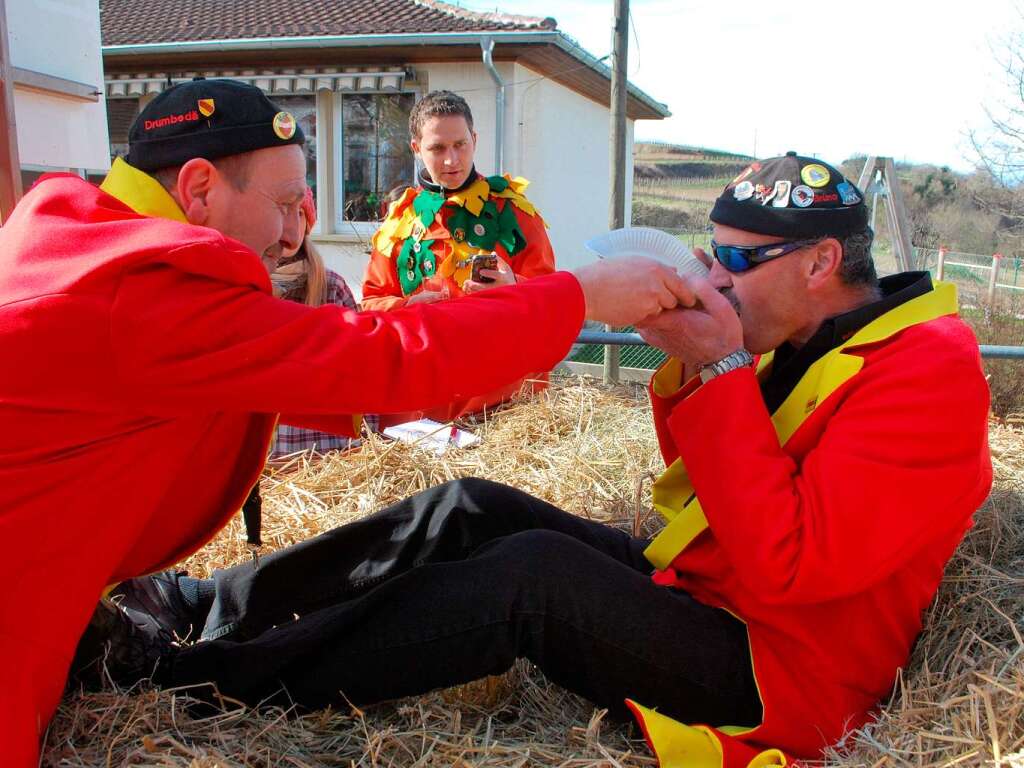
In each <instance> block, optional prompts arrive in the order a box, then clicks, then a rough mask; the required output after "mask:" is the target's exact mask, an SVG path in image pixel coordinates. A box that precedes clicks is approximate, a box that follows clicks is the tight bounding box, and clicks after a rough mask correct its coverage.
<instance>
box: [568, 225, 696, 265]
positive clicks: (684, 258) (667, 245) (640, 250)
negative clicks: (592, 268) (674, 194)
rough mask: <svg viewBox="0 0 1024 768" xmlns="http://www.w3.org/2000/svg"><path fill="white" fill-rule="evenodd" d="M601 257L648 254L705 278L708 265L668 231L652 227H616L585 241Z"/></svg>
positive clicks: (610, 257) (657, 259)
mask: <svg viewBox="0 0 1024 768" xmlns="http://www.w3.org/2000/svg"><path fill="white" fill-rule="evenodd" d="M584 245H585V246H586V248H587V250H589V251H591V252H592V253H595V254H597V256H598V257H600V258H602V259H614V258H616V257H619V256H646V257H648V258H650V259H654V260H656V261H660V262H661V263H663V264H667V265H668V266H670V267H673V268H674V269H675V270H676V271H677V272H678V273H679V274H681V275H697V276H699V277H706V276H707V274H708V268H707V267H705V266H704V264H703V263H701V261H700V259H698V258H697V257H696V256H694V255H693V253H691V251H690V249H689V248H687V247H686V246H685V245H683V244H682V243H681V242H680V241H679V240H677V239H676V238H674V237H673V236H672V235H670V234H668V233H667V232H662V231H661V230H660V229H654V228H652V227H626V228H625V229H613V230H612V231H611V232H606V233H605V234H603V235H599V236H598V237H595V238H594V239H592V240H588V241H587V242H586V243H585V244H584Z"/></svg>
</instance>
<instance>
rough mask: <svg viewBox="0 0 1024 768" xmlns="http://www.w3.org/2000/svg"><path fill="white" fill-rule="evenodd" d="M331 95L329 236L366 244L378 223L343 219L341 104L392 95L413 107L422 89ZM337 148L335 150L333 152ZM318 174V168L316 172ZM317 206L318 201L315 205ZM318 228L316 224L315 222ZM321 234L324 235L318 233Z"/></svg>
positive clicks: (412, 179)
mask: <svg viewBox="0 0 1024 768" xmlns="http://www.w3.org/2000/svg"><path fill="white" fill-rule="evenodd" d="M325 93H330V96H331V138H332V140H334V139H335V138H336V141H333V142H332V143H333V147H332V157H331V160H332V163H331V166H332V167H331V173H332V176H333V180H332V182H333V183H332V184H331V185H330V191H331V195H332V197H333V200H332V205H331V214H332V216H331V221H330V225H331V227H332V233H333V234H337V235H340V236H341V237H352V238H353V239H357V240H359V241H365V242H369V238H370V237H372V236H373V233H374V232H376V231H377V229H378V227H380V222H379V221H359V220H355V219H344V218H342V215H343V202H344V184H345V121H344V104H343V100H344V98H345V97H346V96H378V95H380V96H392V95H405V94H408V95H411V96H412V98H413V103H414V104H415V103H416V102H417V101H419V99H420V95H421V89H420V88H418V87H416V86H408V85H405V84H403V87H402V88H401V89H400V90H381V89H374V90H359V91H352V92H348V91H339V92H325ZM317 141H318V142H319V141H320V135H319V132H318V135H317ZM334 148H336V149H334ZM317 152H318V155H317V157H318V158H319V157H321V156H322V155H321V154H320V148H319V146H318V147H317ZM417 167H418V166H417V163H416V159H415V157H414V158H413V164H412V173H411V176H410V178H409V185H410V186H415V185H416V171H417ZM317 172H318V173H319V167H318V168H317ZM317 204H318V205H319V201H317ZM318 224H319V222H318ZM321 234H326V233H323V232H321Z"/></svg>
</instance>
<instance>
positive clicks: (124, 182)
mask: <svg viewBox="0 0 1024 768" xmlns="http://www.w3.org/2000/svg"><path fill="white" fill-rule="evenodd" d="M100 189H102V190H103V191H104V192H106V193H107V194H108V195H110V196H111V197H116V198H117V199H118V200H120V201H121V202H122V203H124V204H125V205H127V206H128V207H129V208H131V209H132V210H133V211H135V212H136V213H137V214H139V215H141V216H153V217H156V218H160V219H170V220H171V221H180V222H182V223H183V224H187V223H188V219H186V218H185V214H184V213H182V211H181V208H179V207H178V204H177V203H176V202H175V201H174V198H173V197H171V195H170V194H169V193H168V192H167V190H166V189H164V188H163V186H162V185H161V184H160V182H159V181H157V180H156V179H154V178H153V177H152V176H150V175H149V174H147V173H143V172H142V171H140V170H139V169H138V168H133V167H132V166H130V165H128V163H126V162H125V161H124V160H122V159H121V158H120V157H119V158H117V159H116V160H114V164H113V165H112V166H111V167H110V173H108V174H107V178H105V179H104V180H103V183H102V184H100Z"/></svg>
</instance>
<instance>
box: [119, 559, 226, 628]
mask: <svg viewBox="0 0 1024 768" xmlns="http://www.w3.org/2000/svg"><path fill="white" fill-rule="evenodd" d="M185 575H186V574H185V572H184V571H161V572H160V573H154V574H152V575H151V576H140V577H139V578H137V579H129V580H128V581H122V582H121V583H120V584H118V585H117V586H116V587H115V588H114V589H113V591H112V592H111V593H110V599H111V601H112V602H114V603H116V604H117V605H118V606H120V608H121V609H122V610H123V611H124V612H125V613H127V614H128V617H129V618H130V619H131V620H132V622H133V623H135V624H136V625H137V626H139V627H142V628H144V629H145V630H146V631H148V632H150V633H158V632H166V633H167V634H168V635H170V636H171V637H177V638H178V639H179V640H185V639H188V638H190V639H193V640H194V639H196V638H198V637H199V633H200V631H202V628H203V624H204V623H205V622H206V616H205V615H204V614H203V612H201V611H200V610H198V609H196V608H193V607H191V606H190V605H189V604H188V603H186V602H185V598H184V597H182V594H181V587H180V586H179V584H178V582H179V580H180V579H181V577H182V576H185Z"/></svg>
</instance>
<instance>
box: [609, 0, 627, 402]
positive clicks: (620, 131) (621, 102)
mask: <svg viewBox="0 0 1024 768" xmlns="http://www.w3.org/2000/svg"><path fill="white" fill-rule="evenodd" d="M614 2H615V27H614V46H613V51H614V53H613V61H612V85H611V88H612V90H611V102H610V105H609V111H610V112H611V136H610V138H611V141H610V145H611V146H610V151H609V158H608V159H609V165H610V166H611V167H610V168H609V171H610V173H611V190H610V195H609V200H608V228H609V229H620V228H621V227H624V226H626V224H625V218H626V217H625V208H626V88H627V84H628V83H627V80H626V59H627V56H628V50H629V47H628V44H629V0H614ZM607 330H609V331H611V330H614V328H612V327H611V326H607ZM618 381H619V348H618V347H617V346H614V345H610V344H609V345H608V346H606V347H605V348H604V382H605V384H617V383H618Z"/></svg>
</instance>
